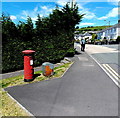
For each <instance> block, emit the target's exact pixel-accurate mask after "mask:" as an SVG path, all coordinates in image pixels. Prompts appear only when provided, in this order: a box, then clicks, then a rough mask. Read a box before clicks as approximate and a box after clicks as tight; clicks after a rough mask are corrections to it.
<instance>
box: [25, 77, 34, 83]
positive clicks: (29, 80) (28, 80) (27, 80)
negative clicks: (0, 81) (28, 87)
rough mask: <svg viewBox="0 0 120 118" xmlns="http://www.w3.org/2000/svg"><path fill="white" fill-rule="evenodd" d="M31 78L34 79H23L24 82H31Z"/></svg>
mask: <svg viewBox="0 0 120 118" xmlns="http://www.w3.org/2000/svg"><path fill="white" fill-rule="evenodd" d="M33 80H34V78H33V79H24V82H31V81H33Z"/></svg>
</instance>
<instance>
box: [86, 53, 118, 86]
mask: <svg viewBox="0 0 120 118" xmlns="http://www.w3.org/2000/svg"><path fill="white" fill-rule="evenodd" d="M87 54H88V55H89V56H90V57H91V58H92V59H93V60H94V61H95V62H96V63H97V64H98V65H99V66H100V67H101V68H102V70H103V71H104V72H105V73H106V74H107V75H108V76H109V77H110V79H111V80H112V81H113V82H114V83H115V84H116V85H117V86H118V87H119V88H120V84H118V82H117V81H115V79H114V78H113V77H112V76H111V75H110V74H109V73H108V72H107V71H106V70H105V69H104V67H103V66H102V65H101V64H99V62H98V61H97V60H96V59H95V58H94V57H92V56H91V55H90V54H89V53H87Z"/></svg>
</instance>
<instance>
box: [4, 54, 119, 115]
mask: <svg viewBox="0 0 120 118" xmlns="http://www.w3.org/2000/svg"><path fill="white" fill-rule="evenodd" d="M78 57H79V58H80V57H82V58H87V59H88V61H83V60H82V61H80V60H79V59H78ZM90 65H92V66H90ZM5 90H6V91H8V93H9V94H10V95H11V96H12V97H14V98H15V99H16V100H17V101H18V102H19V103H21V104H22V105H23V106H24V107H25V108H26V109H27V110H29V111H30V112H31V113H32V114H33V115H35V116H117V115H118V88H117V86H116V85H115V84H114V83H113V82H112V80H111V79H110V78H109V77H108V76H107V75H106V74H105V73H104V71H103V70H102V69H101V68H100V67H99V66H98V65H97V64H96V63H95V62H94V61H93V60H92V59H91V58H90V57H89V56H88V55H87V54H86V53H82V54H81V55H77V56H76V57H75V63H74V64H73V65H72V66H71V68H70V69H69V70H68V71H67V72H66V73H65V75H64V76H63V77H62V78H58V79H53V80H49V81H43V82H38V83H32V84H29V85H22V86H16V87H10V88H7V89H5Z"/></svg>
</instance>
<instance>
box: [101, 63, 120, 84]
mask: <svg viewBox="0 0 120 118" xmlns="http://www.w3.org/2000/svg"><path fill="white" fill-rule="evenodd" d="M102 65H103V67H104V68H105V69H106V70H107V71H108V72H109V73H110V74H111V75H112V76H113V77H114V79H116V80H117V81H118V82H120V79H119V77H118V76H117V75H118V74H117V75H116V74H114V73H113V71H111V69H110V68H111V67H110V68H109V66H108V64H102Z"/></svg>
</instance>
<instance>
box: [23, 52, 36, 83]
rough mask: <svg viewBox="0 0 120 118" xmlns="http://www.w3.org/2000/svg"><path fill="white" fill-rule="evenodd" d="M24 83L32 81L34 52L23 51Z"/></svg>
mask: <svg viewBox="0 0 120 118" xmlns="http://www.w3.org/2000/svg"><path fill="white" fill-rule="evenodd" d="M22 53H23V54H24V81H25V82H30V81H33V79H34V65H33V54H34V53H35V51H34V50H24V51H22Z"/></svg>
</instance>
